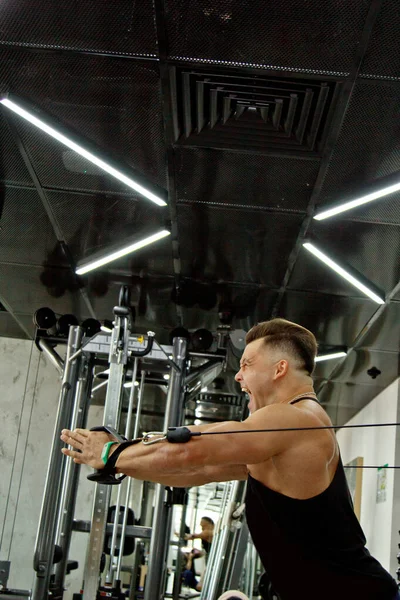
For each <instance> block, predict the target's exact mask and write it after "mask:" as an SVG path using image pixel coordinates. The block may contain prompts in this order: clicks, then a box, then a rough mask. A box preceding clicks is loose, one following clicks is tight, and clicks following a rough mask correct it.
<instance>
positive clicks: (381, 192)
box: [314, 183, 400, 221]
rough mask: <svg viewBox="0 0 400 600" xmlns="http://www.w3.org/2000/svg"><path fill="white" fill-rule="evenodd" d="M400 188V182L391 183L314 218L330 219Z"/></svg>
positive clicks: (320, 219) (319, 219)
mask: <svg viewBox="0 0 400 600" xmlns="http://www.w3.org/2000/svg"><path fill="white" fill-rule="evenodd" d="M399 190H400V183H395V184H394V185H390V186H389V187H386V188H383V189H382V190H378V191H376V192H371V194H367V195H366V196H362V197H361V198H358V199H357V200H350V202H345V203H344V204H341V205H340V206H336V207H335V208H330V209H328V210H324V211H323V212H321V213H318V214H317V215H315V217H314V219H316V220H317V221H323V220H324V219H329V217H334V216H335V215H338V214H340V213H342V212H345V211H346V210H351V209H352V208H356V207H357V206H361V205H362V204H367V203H368V202H372V201H373V200H377V199H378V198H382V197H383V196H388V195H389V194H393V193H394V192H398V191H399Z"/></svg>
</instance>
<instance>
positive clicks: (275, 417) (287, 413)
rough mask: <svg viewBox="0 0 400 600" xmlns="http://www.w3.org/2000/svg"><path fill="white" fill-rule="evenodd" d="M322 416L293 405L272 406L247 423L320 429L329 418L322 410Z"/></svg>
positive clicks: (254, 414)
mask: <svg viewBox="0 0 400 600" xmlns="http://www.w3.org/2000/svg"><path fill="white" fill-rule="evenodd" d="M320 412H321V414H317V413H316V412H314V411H311V410H307V409H305V408H299V407H297V406H294V405H292V404H271V405H269V406H264V407H263V408H260V409H258V410H257V411H256V412H255V413H253V414H252V415H251V416H250V417H248V418H247V419H246V422H247V423H249V424H251V426H252V427H254V426H258V425H262V424H265V425H266V426H267V425H272V424H274V425H279V426H280V427H318V426H321V425H322V424H323V422H324V421H326V419H325V418H324V417H325V416H326V418H327V419H328V421H329V417H328V416H327V415H326V413H325V411H323V410H321V411H320Z"/></svg>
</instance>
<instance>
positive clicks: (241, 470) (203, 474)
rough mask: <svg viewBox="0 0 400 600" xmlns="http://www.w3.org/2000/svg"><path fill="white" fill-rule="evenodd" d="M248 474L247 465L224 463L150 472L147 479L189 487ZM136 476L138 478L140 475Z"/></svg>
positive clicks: (243, 476)
mask: <svg viewBox="0 0 400 600" xmlns="http://www.w3.org/2000/svg"><path fill="white" fill-rule="evenodd" d="M127 471H129V470H127ZM247 474H248V471H247V468H246V466H245V465H223V466H216V467H203V468H201V469H198V470H195V471H194V472H193V470H192V471H190V472H186V473H181V474H180V475H165V477H161V476H156V477H153V476H152V473H149V474H148V476H147V477H146V481H154V482H155V483H161V484H162V485H167V486H170V487H182V488H187V487H197V486H199V485H205V484H206V483H214V482H218V481H235V480H237V481H245V480H246V479H247ZM126 475H129V472H127V473H126ZM152 477H153V478H152ZM135 478H136V479H138V477H135ZM188 539H192V538H188Z"/></svg>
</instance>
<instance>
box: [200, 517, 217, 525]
mask: <svg viewBox="0 0 400 600" xmlns="http://www.w3.org/2000/svg"><path fill="white" fill-rule="evenodd" d="M201 521H207V523H210V525H214V521H213V520H212V519H210V517H201Z"/></svg>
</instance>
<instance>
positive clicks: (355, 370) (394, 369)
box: [326, 348, 400, 387]
mask: <svg viewBox="0 0 400 600" xmlns="http://www.w3.org/2000/svg"><path fill="white" fill-rule="evenodd" d="M329 362H330V361H327V363H326V364H327V365H328V363H329ZM332 362H333V361H332ZM334 366H335V365H334V364H333V365H331V370H332V369H333V367H334ZM375 369H376V370H375ZM368 371H370V373H369V374H368ZM378 371H380V373H379V372H378ZM399 375H400V363H399V356H398V354H397V353H396V352H378V351H376V350H375V351H374V350H371V349H370V348H357V349H356V350H354V351H353V352H350V354H349V356H347V357H346V360H345V361H343V363H342V365H341V366H340V367H339V369H338V370H337V371H335V374H334V377H333V379H332V381H341V382H344V383H345V382H348V383H353V384H356V383H357V384H360V385H379V386H381V387H387V386H388V385H390V384H391V383H392V381H394V380H395V379H396V378H397V377H398V376H399Z"/></svg>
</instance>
